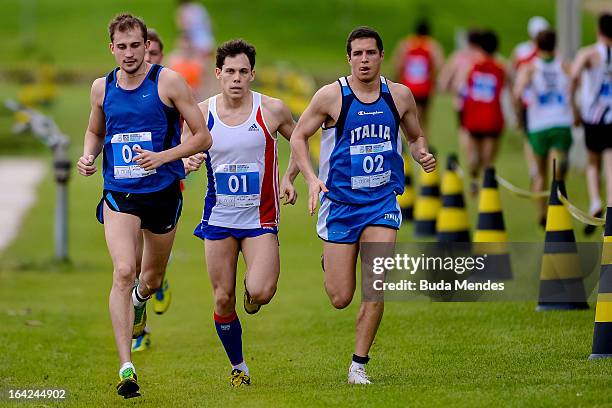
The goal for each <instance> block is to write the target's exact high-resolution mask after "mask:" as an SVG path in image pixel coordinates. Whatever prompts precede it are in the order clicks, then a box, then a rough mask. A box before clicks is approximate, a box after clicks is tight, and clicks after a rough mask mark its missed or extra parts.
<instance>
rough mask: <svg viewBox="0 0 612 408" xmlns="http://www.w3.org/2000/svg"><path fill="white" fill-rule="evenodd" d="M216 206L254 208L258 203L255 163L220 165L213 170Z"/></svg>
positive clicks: (256, 167) (257, 173) (258, 191)
mask: <svg viewBox="0 0 612 408" xmlns="http://www.w3.org/2000/svg"><path fill="white" fill-rule="evenodd" d="M215 182H216V187H217V204H219V205H224V206H226V207H255V206H258V205H259V203H260V197H261V194H260V189H259V167H258V166H257V163H246V164H221V165H219V166H217V168H216V169H215Z"/></svg>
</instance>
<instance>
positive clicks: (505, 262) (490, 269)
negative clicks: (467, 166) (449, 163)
mask: <svg viewBox="0 0 612 408" xmlns="http://www.w3.org/2000/svg"><path fill="white" fill-rule="evenodd" d="M497 187H498V186H497V180H496V179H495V169H494V168H493V167H489V168H488V169H486V170H485V174H484V180H483V182H482V188H481V189H480V194H479V199H478V224H477V225H476V232H475V233H474V243H476V245H474V246H473V248H474V252H475V253H476V254H486V255H487V262H486V263H485V268H484V269H483V270H482V271H479V272H478V274H477V275H478V276H477V278H478V279H498V280H503V279H512V267H511V264H510V254H509V253H508V246H507V242H508V235H507V234H506V225H505V224H504V214H503V212H502V204H501V197H500V196H499V190H498V189H497ZM478 243H481V244H482V245H477V244H478Z"/></svg>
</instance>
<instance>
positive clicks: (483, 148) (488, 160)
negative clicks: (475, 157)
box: [480, 135, 499, 169]
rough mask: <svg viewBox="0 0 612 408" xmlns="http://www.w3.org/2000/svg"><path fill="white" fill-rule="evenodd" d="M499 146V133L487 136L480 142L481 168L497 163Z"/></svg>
mask: <svg viewBox="0 0 612 408" xmlns="http://www.w3.org/2000/svg"><path fill="white" fill-rule="evenodd" d="M498 147H499V135H494V136H491V135H489V136H488V137H485V138H483V139H482V142H481V144H480V154H481V156H480V162H481V166H482V167H481V169H486V168H489V167H491V166H493V165H494V164H495V159H496V158H497V149H498Z"/></svg>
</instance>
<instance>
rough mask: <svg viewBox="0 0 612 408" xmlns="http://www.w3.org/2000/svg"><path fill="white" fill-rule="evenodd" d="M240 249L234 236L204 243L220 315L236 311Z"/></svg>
mask: <svg viewBox="0 0 612 408" xmlns="http://www.w3.org/2000/svg"><path fill="white" fill-rule="evenodd" d="M239 249H240V247H239V244H238V241H237V240H236V239H235V238H233V237H228V238H225V239H219V240H209V239H207V240H206V241H205V243H204V251H205V255H206V269H207V270H208V276H209V278H210V283H211V284H212V289H213V296H214V297H215V313H216V314H217V315H219V316H227V315H230V314H232V313H234V309H235V306H236V265H237V262H238V251H239Z"/></svg>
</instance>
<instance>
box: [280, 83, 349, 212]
mask: <svg viewBox="0 0 612 408" xmlns="http://www.w3.org/2000/svg"><path fill="white" fill-rule="evenodd" d="M339 100H341V99H340V88H339V86H338V85H337V84H335V83H333V84H329V85H326V86H324V87H323V88H321V89H319V90H318V91H317V93H315V94H314V96H313V97H312V100H311V101H310V104H309V105H308V107H307V108H306V110H305V111H304V113H303V114H302V116H301V117H300V120H298V123H297V125H296V127H295V129H294V130H293V134H292V135H291V141H290V142H291V154H292V156H293V158H294V159H295V161H296V163H297V165H298V167H299V169H300V171H301V172H302V174H303V175H304V179H306V182H307V183H308V212H309V213H310V215H313V214H314V211H315V209H316V208H317V200H318V199H319V192H321V191H324V192H326V193H327V192H328V190H327V187H325V184H324V183H323V182H322V181H321V180H319V178H318V177H317V176H316V174H315V172H314V170H313V168H312V164H311V163H310V157H309V153H308V151H309V150H308V139H309V138H310V137H311V136H312V135H314V134H315V132H316V131H317V129H319V127H321V125H322V124H323V123H324V122H325V120H326V119H327V118H328V117H332V115H333V113H332V112H331V110H332V108H333V107H334V106H335V105H336V104H337V103H338V102H337V101H339Z"/></svg>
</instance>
